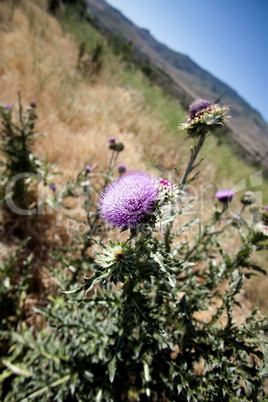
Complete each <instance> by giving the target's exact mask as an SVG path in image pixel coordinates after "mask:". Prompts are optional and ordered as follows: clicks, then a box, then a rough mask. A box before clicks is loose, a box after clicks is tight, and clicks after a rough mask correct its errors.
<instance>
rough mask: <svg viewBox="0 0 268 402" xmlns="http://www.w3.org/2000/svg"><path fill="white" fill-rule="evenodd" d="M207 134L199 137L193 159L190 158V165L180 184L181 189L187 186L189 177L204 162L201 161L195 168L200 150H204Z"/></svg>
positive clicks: (193, 151)
mask: <svg viewBox="0 0 268 402" xmlns="http://www.w3.org/2000/svg"><path fill="white" fill-rule="evenodd" d="M206 134H207V133H206V132H203V133H202V134H201V135H200V137H199V141H198V143H197V145H196V146H195V147H194V148H191V157H190V160H189V163H188V165H187V168H186V169H185V172H184V174H183V176H182V179H181V182H180V185H181V187H183V186H184V185H185V183H186V181H187V177H188V175H189V174H190V173H191V171H192V170H193V169H194V168H195V167H197V166H198V165H199V163H200V162H201V161H202V160H201V161H200V162H199V163H198V164H197V165H195V166H194V163H195V160H196V158H197V156H198V154H199V151H200V149H201V148H202V146H203V144H204V141H205V138H206Z"/></svg>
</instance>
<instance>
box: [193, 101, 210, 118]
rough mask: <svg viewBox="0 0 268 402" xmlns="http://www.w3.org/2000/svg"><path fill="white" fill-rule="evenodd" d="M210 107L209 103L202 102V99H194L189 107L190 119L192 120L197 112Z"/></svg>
mask: <svg viewBox="0 0 268 402" xmlns="http://www.w3.org/2000/svg"><path fill="white" fill-rule="evenodd" d="M209 106H211V102H209V101H207V100H204V99H196V100H194V101H193V103H192V104H191V105H190V108H189V110H190V118H191V119H193V118H194V117H195V115H196V114H197V112H200V110H203V109H206V108H207V107H209Z"/></svg>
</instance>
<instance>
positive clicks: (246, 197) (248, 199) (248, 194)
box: [241, 191, 256, 205]
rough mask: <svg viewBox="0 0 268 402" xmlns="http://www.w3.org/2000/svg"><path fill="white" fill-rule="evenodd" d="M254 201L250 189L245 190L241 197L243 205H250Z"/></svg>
mask: <svg viewBox="0 0 268 402" xmlns="http://www.w3.org/2000/svg"><path fill="white" fill-rule="evenodd" d="M255 201H256V200H255V195H254V193H253V192H252V191H246V192H245V194H244V195H243V196H242V198H241V202H242V204H244V205H252V204H253V203H254V202H255Z"/></svg>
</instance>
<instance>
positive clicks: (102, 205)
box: [98, 170, 159, 230]
mask: <svg viewBox="0 0 268 402" xmlns="http://www.w3.org/2000/svg"><path fill="white" fill-rule="evenodd" d="M158 186H159V184H158V181H157V180H156V179H155V178H154V177H153V176H151V175H150V174H149V173H145V172H141V171H138V170H135V171H128V172H126V173H124V174H123V175H122V176H120V177H119V179H118V180H117V181H115V182H113V183H112V184H110V185H109V186H108V187H106V188H105V189H104V191H103V192H102V194H101V196H100V199H99V205H98V207H99V212H100V216H101V218H103V219H104V220H106V221H107V222H108V223H110V224H111V225H113V226H114V227H120V228H122V230H125V229H127V228H135V227H138V226H140V225H142V224H144V223H148V221H149V220H150V217H151V216H152V214H153V212H154V211H155V208H156V202H157V198H158Z"/></svg>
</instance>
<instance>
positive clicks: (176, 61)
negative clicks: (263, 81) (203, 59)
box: [87, 0, 268, 169]
mask: <svg viewBox="0 0 268 402" xmlns="http://www.w3.org/2000/svg"><path fill="white" fill-rule="evenodd" d="M87 4H88V13H89V15H91V16H92V17H93V19H94V21H95V23H96V25H97V26H98V28H99V29H101V30H103V32H104V33H106V34H109V35H112V36H113V37H117V38H121V41H124V42H125V43H129V44H131V49H133V51H134V54H135V55H134V58H136V61H137V60H138V61H139V62H140V63H144V66H146V61H147V63H149V64H148V65H147V72H148V69H149V71H150V68H151V69H152V71H153V73H154V74H155V81H156V82H157V83H158V84H159V85H162V86H164V87H165V88H167V89H168V91H169V92H170V93H172V94H173V95H174V96H176V97H177V99H178V100H179V101H180V102H181V104H182V106H184V107H185V108H187V107H188V105H189V104H190V103H191V102H192V101H193V100H194V99H195V98H197V97H201V98H204V99H208V100H210V101H213V102H214V101H216V100H218V99H219V98H220V104H221V105H223V104H224V105H228V106H229V107H230V113H229V114H230V115H231V117H232V118H231V119H230V120H229V123H228V127H229V130H228V132H226V135H228V138H229V140H230V141H231V142H233V143H236V144H237V145H239V148H240V150H241V149H242V153H243V154H244V156H247V157H248V158H249V159H251V160H252V161H255V162H259V163H261V165H262V166H263V167H264V168H266V169H267V168H268V163H267V162H266V160H267V157H268V124H267V123H266V122H265V121H264V119H263V118H262V116H261V115H260V113H259V112H258V111H256V110H255V109H253V108H252V107H251V106H250V105H249V104H248V103H247V102H246V101H245V100H244V99H243V98H242V97H240V96H239V95H238V94H237V92H236V91H234V90H233V89H232V88H230V87H229V86H228V85H226V84H225V83H223V82H222V81H220V80H219V79H217V78H216V77H214V76H213V75H212V74H210V73H209V72H207V71H205V70H204V69H202V68H201V67H199V66H198V65H197V64H196V63H195V62H193V61H192V60H191V59H190V58H189V57H188V56H186V55H184V54H181V53H178V52H175V51H173V50H171V49H169V48H168V47H167V46H165V45H163V44H162V43H160V42H158V41H157V40H156V39H154V37H153V36H152V35H151V34H150V32H149V31H148V30H147V29H141V28H138V27H137V26H136V25H134V24H133V23H132V22H131V21H130V20H128V19H127V18H126V17H125V16H124V15H123V14H122V13H121V12H119V11H118V10H116V9H115V8H113V7H111V6H110V5H109V4H108V3H106V2H105V1H104V0H87Z"/></svg>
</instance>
